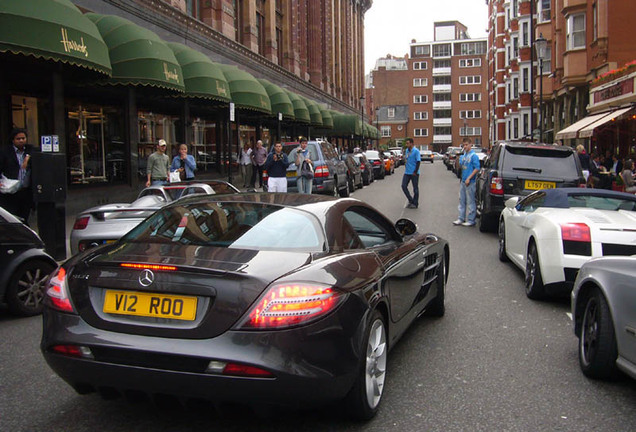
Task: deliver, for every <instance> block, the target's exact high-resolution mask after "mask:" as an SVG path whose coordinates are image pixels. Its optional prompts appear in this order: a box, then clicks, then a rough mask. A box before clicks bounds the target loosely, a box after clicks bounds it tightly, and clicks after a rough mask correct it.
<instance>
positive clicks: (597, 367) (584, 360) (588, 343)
mask: <svg viewBox="0 0 636 432" xmlns="http://www.w3.org/2000/svg"><path fill="white" fill-rule="evenodd" d="M617 357H618V350H617V347H616V333H615V331H614V323H613V321H612V315H611V312H610V310H609V306H608V305H607V300H606V299H605V296H604V295H603V293H602V292H601V291H600V290H599V289H598V288H596V289H594V291H593V292H592V293H591V295H590V297H589V298H588V299H587V304H586V305H585V311H584V312H583V321H582V322H581V334H580V335H579V365H580V366H581V371H583V374H584V375H585V376H587V377H589V378H594V379H607V378H611V377H612V376H613V375H614V374H615V373H616V358H617Z"/></svg>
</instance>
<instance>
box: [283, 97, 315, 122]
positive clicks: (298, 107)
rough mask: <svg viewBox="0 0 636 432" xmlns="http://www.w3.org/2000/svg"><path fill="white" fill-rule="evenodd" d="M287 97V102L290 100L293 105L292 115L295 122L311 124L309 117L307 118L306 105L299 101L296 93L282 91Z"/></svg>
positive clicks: (299, 98)
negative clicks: (294, 117)
mask: <svg viewBox="0 0 636 432" xmlns="http://www.w3.org/2000/svg"><path fill="white" fill-rule="evenodd" d="M284 90H285V92H286V93H287V96H289V100H291V102H292V105H294V115H295V116H296V121H298V122H300V123H309V122H311V117H310V116H309V110H308V109H307V105H306V104H305V101H304V100H302V99H301V97H300V96H298V95H297V94H296V93H294V92H292V91H289V90H287V89H284Z"/></svg>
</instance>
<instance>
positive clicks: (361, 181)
mask: <svg viewBox="0 0 636 432" xmlns="http://www.w3.org/2000/svg"><path fill="white" fill-rule="evenodd" d="M357 187H358V189H362V188H363V187H364V180H363V179H362V173H360V183H358V184H357Z"/></svg>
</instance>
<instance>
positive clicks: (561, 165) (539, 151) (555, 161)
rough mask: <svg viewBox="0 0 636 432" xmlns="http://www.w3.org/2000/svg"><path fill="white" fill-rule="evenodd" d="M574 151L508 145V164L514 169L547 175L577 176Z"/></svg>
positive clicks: (560, 176) (506, 159) (559, 176)
mask: <svg viewBox="0 0 636 432" xmlns="http://www.w3.org/2000/svg"><path fill="white" fill-rule="evenodd" d="M574 157H575V156H574V152H567V151H560V150H552V149H549V148H535V147H506V155H505V158H504V161H505V164H506V166H508V167H510V168H509V169H511V170H512V171H519V172H532V173H537V174H542V175H543V176H546V177H557V178H562V177H563V176H564V175H565V176H567V177H571V176H577V168H576V162H575V160H574Z"/></svg>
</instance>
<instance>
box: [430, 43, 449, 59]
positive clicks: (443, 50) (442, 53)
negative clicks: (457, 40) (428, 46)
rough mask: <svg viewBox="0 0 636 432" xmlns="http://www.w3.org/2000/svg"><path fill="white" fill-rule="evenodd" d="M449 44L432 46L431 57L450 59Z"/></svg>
mask: <svg viewBox="0 0 636 432" xmlns="http://www.w3.org/2000/svg"><path fill="white" fill-rule="evenodd" d="M450 55H451V44H438V45H433V57H450Z"/></svg>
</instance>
